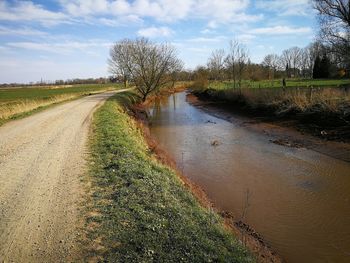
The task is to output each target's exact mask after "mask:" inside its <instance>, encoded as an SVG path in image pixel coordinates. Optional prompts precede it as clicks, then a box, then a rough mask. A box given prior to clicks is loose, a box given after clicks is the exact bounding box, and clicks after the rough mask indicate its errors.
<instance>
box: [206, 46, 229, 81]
mask: <svg viewBox="0 0 350 263" xmlns="http://www.w3.org/2000/svg"><path fill="white" fill-rule="evenodd" d="M224 63H225V50H223V49H217V50H214V51H213V52H212V53H211V56H210V58H209V59H208V63H207V66H208V69H209V71H210V74H211V78H212V79H215V80H222V79H223V73H224Z"/></svg>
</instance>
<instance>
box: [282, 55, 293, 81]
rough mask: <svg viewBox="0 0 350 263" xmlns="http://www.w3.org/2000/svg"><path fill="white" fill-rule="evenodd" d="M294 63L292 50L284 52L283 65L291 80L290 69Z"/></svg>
mask: <svg viewBox="0 0 350 263" xmlns="http://www.w3.org/2000/svg"><path fill="white" fill-rule="evenodd" d="M291 62H292V53H291V51H290V49H286V50H283V51H282V55H281V63H282V64H283V67H285V68H286V75H287V77H288V78H290V69H289V68H290V67H291Z"/></svg>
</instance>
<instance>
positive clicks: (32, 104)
mask: <svg viewBox="0 0 350 263" xmlns="http://www.w3.org/2000/svg"><path fill="white" fill-rule="evenodd" d="M112 86H114V87H112ZM115 88H116V85H115V84H113V85H112V84H92V85H74V86H66V87H62V86H56V87H50V86H48V87H31V88H21V87H18V88H8V89H0V125H1V124H3V123H4V122H6V121H8V120H10V119H17V118H21V117H24V116H28V115H30V114H32V113H34V112H37V111H40V110H43V109H45V108H47V107H48V106H50V105H53V104H57V103H61V102H64V101H68V100H71V99H76V98H79V97H81V96H85V95H89V94H93V93H98V92H103V91H107V90H111V89H115Z"/></svg>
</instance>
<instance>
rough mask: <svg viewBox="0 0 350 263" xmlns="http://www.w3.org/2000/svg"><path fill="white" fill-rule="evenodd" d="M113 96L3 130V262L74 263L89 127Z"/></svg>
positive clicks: (0, 182) (75, 104) (57, 109)
mask: <svg viewBox="0 0 350 263" xmlns="http://www.w3.org/2000/svg"><path fill="white" fill-rule="evenodd" d="M113 94H114V93H111V92H109V93H104V94H98V95H93V96H88V97H84V98H82V99H79V100H75V101H72V102H69V103H65V104H62V105H59V106H56V107H53V108H51V109H48V110H46V111H43V112H41V113H38V114H35V115H33V116H30V117H28V118H25V119H22V120H18V121H12V122H10V123H7V124H5V125H4V126H2V127H0V262H3V261H4V262H66V261H69V260H74V256H76V253H77V251H76V250H77V246H78V244H77V243H76V242H77V238H78V236H79V229H78V226H79V204H80V202H81V200H82V193H83V191H82V184H81V181H80V179H81V177H80V176H81V175H82V173H84V170H85V169H84V167H85V165H84V164H85V163H84V154H86V148H85V144H86V141H87V136H88V131H89V124H90V120H91V117H92V113H93V111H94V109H95V108H96V107H97V106H98V105H99V104H100V103H101V102H103V101H104V100H105V99H106V98H108V97H109V96H111V95H113Z"/></svg>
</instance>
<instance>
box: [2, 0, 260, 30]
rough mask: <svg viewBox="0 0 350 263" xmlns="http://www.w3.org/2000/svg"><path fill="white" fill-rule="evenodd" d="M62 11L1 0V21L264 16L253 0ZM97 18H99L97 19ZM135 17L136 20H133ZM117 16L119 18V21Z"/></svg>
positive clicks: (119, 3)
mask: <svg viewBox="0 0 350 263" xmlns="http://www.w3.org/2000/svg"><path fill="white" fill-rule="evenodd" d="M58 1H59V4H60V6H61V9H62V11H56V12H54V11H50V10H47V9H45V8H44V7H43V6H42V5H39V4H35V3H33V2H31V1H14V2H13V3H12V4H9V3H8V2H6V1H2V2H0V20H7V21H30V22H35V21H36V22H40V23H42V24H43V25H55V24H59V23H73V22H85V23H86V22H87V23H89V22H90V21H94V22H100V23H101V24H103V25H108V26H117V25H119V24H123V20H126V21H128V22H140V20H142V19H143V18H147V17H148V18H152V19H155V20H157V21H161V22H174V21H178V20H182V19H193V18H195V19H202V20H204V21H207V23H208V26H209V27H211V28H214V27H217V26H218V25H220V24H228V23H233V22H235V23H245V22H253V21H257V20H260V19H262V15H259V14H258V15H256V14H254V15H251V14H248V13H247V10H249V5H250V0H132V1H127V0H58ZM93 18H95V19H93ZM131 18H133V19H134V20H132V19H131ZM115 19H116V20H115Z"/></svg>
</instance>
